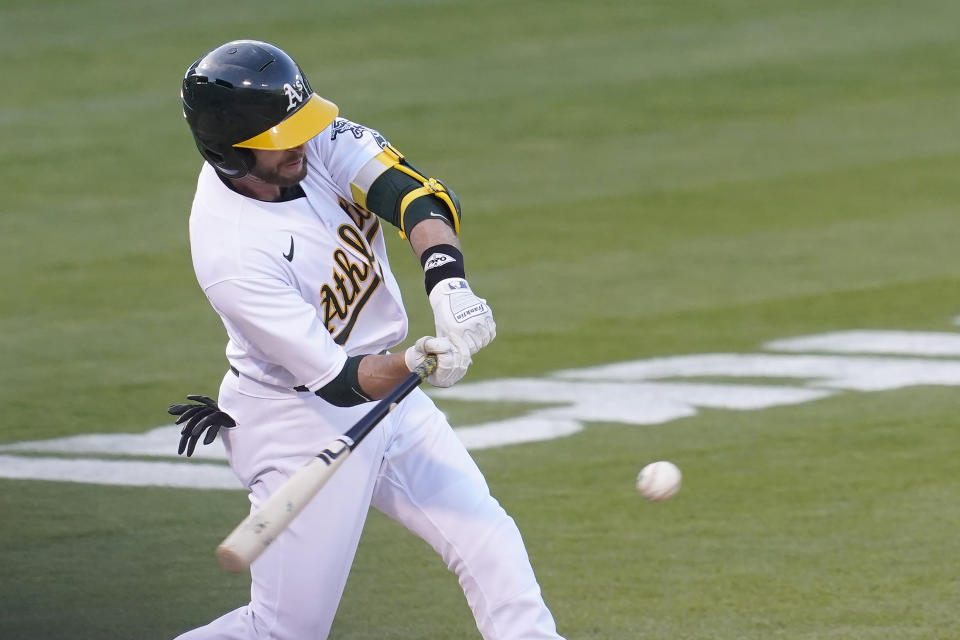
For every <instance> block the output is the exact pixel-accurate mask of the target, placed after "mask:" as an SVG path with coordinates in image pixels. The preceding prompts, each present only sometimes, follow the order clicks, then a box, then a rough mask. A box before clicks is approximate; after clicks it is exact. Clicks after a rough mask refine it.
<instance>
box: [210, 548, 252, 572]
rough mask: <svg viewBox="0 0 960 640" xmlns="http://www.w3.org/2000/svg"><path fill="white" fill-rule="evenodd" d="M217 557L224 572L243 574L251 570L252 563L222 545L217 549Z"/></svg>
mask: <svg viewBox="0 0 960 640" xmlns="http://www.w3.org/2000/svg"><path fill="white" fill-rule="evenodd" d="M215 555H216V556H217V562H219V563H220V566H221V567H222V568H223V570H224V571H229V572H230V573H243V572H245V571H247V570H248V569H250V563H248V562H247V561H246V560H245V559H244V558H243V556H241V555H240V554H239V553H237V552H236V551H234V550H233V549H231V548H230V547H227V546H224V545H220V546H219V547H217V551H216V554H215Z"/></svg>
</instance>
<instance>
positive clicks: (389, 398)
mask: <svg viewBox="0 0 960 640" xmlns="http://www.w3.org/2000/svg"><path fill="white" fill-rule="evenodd" d="M436 368H437V358H436V356H433V355H429V356H427V357H426V359H425V360H424V361H423V362H422V363H421V364H420V365H419V366H418V367H417V369H416V371H414V372H413V373H411V374H410V375H409V376H407V377H406V378H404V380H403V382H401V383H400V384H399V385H397V387H396V388H395V389H393V390H392V391H391V392H390V393H389V394H387V395H386V397H384V398H383V399H382V400H380V401H379V402H377V404H376V405H375V406H374V407H373V409H371V410H370V412H369V413H367V414H366V415H365V416H363V417H362V418H361V419H360V420H358V421H357V423H356V424H355V425H353V426H352V427H350V429H349V431H347V432H346V433H344V434H343V435H342V436H340V437H338V438H337V439H336V440H334V441H333V442H331V443H330V444H329V445H327V446H326V447H325V448H324V450H323V451H321V452H320V453H318V454H317V457H315V458H314V459H313V460H311V461H310V462H308V463H307V464H305V465H304V466H303V467H302V468H300V469H299V470H298V471H297V472H296V473H294V474H293V475H292V476H290V478H288V479H287V481H286V482H284V483H283V484H282V485H280V488H279V489H277V490H276V491H275V492H274V493H273V495H271V496H270V497H269V498H267V499H266V500H265V501H264V503H263V504H262V505H260V508H259V509H257V510H256V511H254V512H253V513H251V514H250V515H248V516H247V517H246V518H244V519H243V521H241V522H240V524H238V525H237V527H236V528H235V529H234V530H233V531H232V532H231V533H230V535H228V536H227V537H226V538H224V540H223V542H221V543H220V545H219V546H218V547H217V551H216V556H217V561H218V562H219V563H220V566H221V567H223V569H224V570H226V571H229V572H231V573H241V572H243V571H246V570H247V569H249V568H250V564H251V563H252V562H253V561H254V560H256V559H257V558H258V557H259V556H260V554H261V553H263V552H264V550H265V549H266V548H267V547H268V546H270V543H271V542H273V541H274V539H275V538H276V537H277V536H278V535H280V533H281V532H283V530H284V529H286V528H287V525H289V524H290V523H291V522H292V521H293V519H294V518H295V517H297V514H299V513H300V512H301V511H303V508H304V507H305V506H307V503H309V502H310V500H311V499H313V496H315V495H317V492H319V491H320V489H322V488H323V485H325V484H326V483H327V481H328V480H329V479H330V478H331V476H333V474H334V473H336V471H337V469H338V468H339V467H340V465H341V464H343V461H344V460H346V459H347V458H348V457H349V456H350V453H351V452H352V451H353V450H354V449H355V448H356V447H357V445H359V444H360V442H361V441H362V440H363V439H364V438H365V437H367V434H368V433H370V432H371V431H372V430H373V428H374V427H375V426H377V424H378V423H379V422H380V421H381V420H383V418H384V417H385V416H386V415H387V414H388V413H390V411H392V410H393V409H394V408H395V407H396V406H397V403H398V402H400V401H401V400H403V399H404V398H405V397H407V395H408V394H409V393H410V392H411V391H413V390H414V389H416V388H417V387H418V386H420V383H421V382H422V381H423V379H424V378H426V377H427V376H429V375H430V374H431V373H433V371H434V370H435V369H436Z"/></svg>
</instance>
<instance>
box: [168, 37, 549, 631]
mask: <svg viewBox="0 0 960 640" xmlns="http://www.w3.org/2000/svg"><path fill="white" fill-rule="evenodd" d="M182 98H183V111H184V115H185V117H186V119H187V123H188V124H189V126H190V130H191V131H192V133H193V136H194V138H195V140H196V144H197V147H198V149H199V150H200V153H201V155H202V156H203V158H204V160H205V161H206V162H205V163H204V165H203V168H202V169H201V171H200V177H199V180H198V183H197V191H196V195H195V197H194V201H193V208H192V211H191V214H190V245H191V252H192V257H193V264H194V269H195V271H196V276H197V280H198V282H199V284H200V286H201V288H202V289H203V291H204V293H205V294H206V296H207V298H208V299H209V301H210V304H211V305H212V306H213V308H214V309H215V310H216V312H217V313H218V314H219V315H220V318H221V319H222V321H223V325H224V327H225V329H226V332H227V336H228V338H229V340H228V343H227V349H226V355H227V359H228V360H229V363H230V369H229V371H228V372H227V373H226V374H225V376H224V378H223V382H222V384H221V386H220V392H219V397H218V400H219V409H218V408H217V405H216V404H215V403H214V402H213V401H212V400H209V399H206V398H200V397H199V396H197V397H194V398H195V399H202V400H203V401H204V402H206V403H207V404H203V405H195V407H199V408H189V407H191V406H192V405H180V407H179V411H178V410H177V409H178V407H171V412H173V413H178V412H179V413H180V414H181V421H182V420H183V418H184V416H187V417H190V415H191V414H196V412H197V411H199V410H200V409H203V410H204V411H206V413H205V414H204V413H202V412H201V413H200V414H198V415H193V416H192V417H193V418H194V419H193V420H190V421H188V425H189V427H190V428H189V429H185V431H184V439H183V440H182V441H181V451H182V450H183V448H184V447H185V446H187V447H188V449H189V450H188V453H190V452H192V451H193V447H194V446H195V445H196V443H197V440H198V439H199V436H200V434H201V433H202V432H203V429H204V428H208V431H207V436H206V438H205V441H206V442H209V441H211V440H212V439H213V437H214V436H215V435H216V433H217V429H218V428H220V427H222V428H220V429H219V432H220V433H221V434H222V437H223V443H224V446H225V448H226V451H227V455H228V458H229V461H230V465H231V467H232V469H233V471H234V472H235V473H236V474H237V476H238V477H239V478H240V479H241V480H242V481H243V483H244V485H245V486H246V487H247V488H248V489H249V492H250V493H249V497H250V501H251V503H252V508H254V509H255V508H256V507H257V505H258V504H260V503H261V502H262V501H263V500H264V499H265V498H267V497H268V496H269V495H270V494H271V493H272V492H273V491H274V490H276V489H277V487H278V486H280V485H281V484H282V483H283V482H284V480H285V479H286V478H287V477H289V476H290V475H291V474H293V473H294V472H295V471H296V470H297V469H298V468H300V467H301V466H302V465H304V464H305V463H307V462H308V461H309V460H311V459H312V457H313V456H315V455H316V453H317V452H318V451H319V450H321V449H322V448H323V446H324V445H325V444H326V443H328V442H329V441H330V440H331V439H332V438H334V437H336V436H337V435H339V434H341V433H342V432H343V431H344V430H345V428H346V427H348V426H349V425H351V424H353V423H354V422H356V421H357V420H358V419H359V418H360V417H361V416H362V415H364V414H365V413H366V412H367V411H368V410H369V408H370V406H372V405H370V404H369V403H370V401H371V400H375V399H377V398H381V397H382V396H384V395H386V393H387V392H388V391H389V390H391V389H392V388H393V387H395V386H396V385H397V384H399V383H400V382H401V381H402V380H403V379H404V378H406V377H407V376H408V375H409V373H410V372H411V371H412V370H413V369H414V368H415V367H416V365H417V364H418V363H420V362H422V361H423V359H424V358H425V357H426V356H427V354H435V355H436V356H437V359H438V366H437V369H436V371H435V372H434V373H433V374H432V375H430V376H429V377H428V379H427V381H428V382H429V383H430V384H432V385H436V386H441V387H447V386H450V385H453V384H455V383H456V382H457V381H458V380H460V379H461V378H462V377H463V375H464V374H465V373H466V371H467V368H468V367H469V366H470V363H471V356H472V355H473V354H475V353H476V352H477V351H478V350H480V349H482V348H483V347H484V346H485V345H487V344H488V343H489V342H490V341H491V340H492V339H493V337H494V335H495V332H496V327H495V324H494V321H493V315H492V313H491V311H490V308H489V307H488V306H487V304H486V301H485V300H483V299H482V298H479V297H477V296H476V295H475V294H474V293H473V291H472V290H471V288H470V285H469V284H468V283H467V280H466V278H465V271H464V257H463V252H462V250H461V248H460V243H459V240H458V232H459V228H460V204H459V201H458V199H457V197H456V195H455V194H454V193H453V191H452V190H450V189H449V188H448V187H447V186H445V185H444V184H443V183H442V182H440V181H438V180H436V179H434V178H430V177H427V176H426V175H425V174H423V173H421V172H420V171H419V170H418V169H416V168H415V167H414V166H413V165H411V164H410V163H409V162H408V161H407V160H406V158H404V156H403V155H402V154H401V153H400V152H399V151H398V150H397V149H395V148H394V147H393V146H391V145H390V144H389V143H388V142H387V141H386V140H385V139H384V138H383V137H382V136H381V135H380V134H379V133H377V132H376V131H374V130H372V129H369V128H367V127H364V126H361V125H359V124H356V123H354V122H351V121H349V120H346V119H343V118H340V117H338V109H337V106H336V105H335V104H333V103H332V102H329V101H328V100H325V99H323V98H321V97H320V96H319V95H317V94H316V93H314V92H313V90H312V89H311V87H310V84H309V83H308V82H307V79H306V77H304V74H303V72H302V71H301V70H300V68H299V66H298V65H297V64H296V62H294V61H293V59H291V58H290V56H288V55H287V54H286V53H284V52H283V51H282V50H280V49H279V48H277V47H275V46H273V45H270V44H267V43H264V42H258V41H252V40H239V41H235V42H229V43H227V44H224V45H222V46H220V47H217V48H216V49H214V50H213V51H211V52H209V53H207V54H206V55H204V56H203V57H201V58H200V59H199V60H197V61H196V62H194V63H193V64H192V65H191V66H190V67H189V69H187V72H186V75H185V77H184V79H183V87H182ZM384 221H385V222H387V223H389V224H390V225H392V226H394V227H396V228H397V229H398V230H399V232H400V234H401V235H402V236H403V237H405V238H406V239H407V240H408V241H409V243H410V246H411V248H412V249H413V252H414V254H415V255H416V256H417V257H418V258H419V259H420V263H421V265H422V266H423V269H424V283H425V288H426V292H427V295H428V299H429V303H430V306H431V307H432V309H433V314H434V320H435V325H436V332H437V335H436V336H425V337H422V338H420V339H418V340H416V342H415V343H414V344H413V346H410V347H409V348H406V349H400V350H397V351H390V349H391V348H393V347H395V345H397V344H398V343H400V342H401V341H403V340H404V339H405V337H406V333H407V317H406V314H405V311H404V307H403V303H402V301H401V296H400V289H399V287H398V285H397V282H396V280H395V279H394V276H393V275H392V273H391V271H390V264H389V262H388V259H387V252H386V246H385V243H384V236H383V226H382V224H383V222H384ZM221 409H222V412H221V411H220V410H221ZM200 415H203V416H205V419H204V420H203V421H201V423H200V424H197V421H196V418H197V417H199V416H200ZM234 420H235V423H234V422H233V421H234ZM371 504H372V505H373V506H374V507H376V508H377V509H379V510H380V511H382V512H383V513H385V514H387V515H388V516H390V517H391V518H393V519H394V520H396V521H397V522H399V523H401V524H402V525H403V526H405V527H406V528H408V529H409V530H410V531H412V532H413V533H415V534H416V535H418V536H419V537H421V538H422V539H423V540H425V541H426V542H427V543H429V544H430V545H431V546H432V547H433V548H434V549H435V550H436V552H437V553H439V554H440V556H441V557H442V558H443V560H444V561H445V562H446V564H447V566H448V567H449V568H450V570H451V571H453V572H455V573H456V574H457V576H458V578H459V580H460V585H461V586H462V588H463V591H464V594H465V595H466V598H467V602H468V604H469V606H470V609H471V610H472V611H473V615H474V617H475V619H476V623H477V627H478V629H479V630H480V633H481V635H482V636H483V637H484V638H486V639H487V640H493V639H500V640H505V639H520V638H523V639H526V640H535V639H541V638H553V639H555V638H559V637H560V636H559V635H557V632H556V627H555V624H554V621H553V617H552V616H551V614H550V611H549V610H548V609H547V607H546V605H545V604H544V602H543V599H542V597H541V594H540V587H539V585H538V584H537V581H536V578H535V576H534V573H533V570H532V568H531V566H530V562H529V560H528V557H527V553H526V550H525V548H524V545H523V541H522V539H521V536H520V533H519V531H518V530H517V527H516V525H515V524H514V522H513V520H512V519H511V518H510V517H509V516H508V515H507V514H506V513H505V512H504V510H503V508H502V507H501V506H500V505H499V503H498V502H497V501H496V500H495V499H494V498H493V497H491V495H490V492H489V489H488V487H487V484H486V482H485V480H484V478H483V476H482V475H481V473H480V471H479V470H478V469H477V467H476V465H475V464H474V462H473V460H472V459H471V458H470V456H469V455H468V453H467V452H466V450H465V449H464V447H463V445H462V444H461V443H460V442H459V440H458V439H457V438H456V436H455V435H454V433H453V431H452V430H451V428H450V425H449V424H448V423H447V421H446V419H445V417H444V415H443V414H442V413H441V412H440V411H439V410H438V409H437V408H436V407H435V406H434V405H433V403H432V402H431V401H430V399H429V398H428V397H427V396H426V395H425V394H424V393H423V392H422V391H420V390H416V391H414V392H413V393H411V394H410V395H409V396H408V397H407V398H406V399H405V400H403V401H402V402H401V403H400V405H399V407H397V409H395V410H394V411H393V412H391V413H390V414H389V415H388V416H387V417H386V418H385V419H384V420H383V421H382V422H381V423H380V425H379V426H378V427H377V429H376V430H375V431H374V432H373V433H371V435H370V436H369V437H368V438H367V439H366V440H365V441H364V442H363V443H362V445H361V446H359V447H358V448H357V450H356V451H355V452H354V453H353V455H351V456H350V458H348V459H347V460H346V462H345V463H344V465H343V466H342V467H341V468H340V470H339V471H338V472H337V473H336V474H335V475H334V476H333V478H332V479H331V480H330V482H329V483H328V484H327V485H326V486H325V487H324V489H323V490H322V491H321V492H320V493H319V494H318V496H317V497H316V498H315V499H314V500H313V501H311V502H310V504H309V505H308V506H307V507H306V508H305V510H304V511H303V512H302V513H301V514H300V515H299V516H298V517H297V519H296V520H294V522H293V523H292V524H291V525H290V527H289V528H288V529H287V530H286V531H285V532H284V533H283V534H281V535H280V536H278V537H277V539H276V540H275V541H274V542H273V543H272V544H271V545H270V546H269V547H268V548H267V550H266V551H265V552H264V553H263V555H262V556H261V557H260V558H259V559H258V560H257V561H255V562H254V563H253V566H252V567H251V575H252V587H251V595H250V603H249V604H248V605H245V606H242V607H240V608H239V609H236V610H235V611H232V612H230V613H227V614H226V615H224V616H222V617H220V618H218V619H217V620H214V621H213V622H211V623H210V624H208V625H206V626H203V627H200V628H198V629H194V630H192V631H188V632H187V633H185V634H183V635H182V636H180V638H182V639H183V640H200V639H206V638H218V639H252V638H271V639H278V640H282V639H288V640H304V639H308V638H326V637H327V635H328V633H329V631H330V627H331V624H332V622H333V618H334V615H335V613H336V609H337V605H338V603H339V601H340V598H341V595H342V593H343V589H344V585H345V583H346V580H347V574H348V572H349V570H350V566H351V564H352V561H353V556H354V553H355V551H356V548H357V543H358V540H359V538H360V533H361V530H362V528H363V523H364V519H365V517H366V514H367V511H368V508H369V506H370V505H371Z"/></svg>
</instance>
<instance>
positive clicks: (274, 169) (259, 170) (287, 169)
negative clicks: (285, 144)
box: [250, 145, 307, 187]
mask: <svg viewBox="0 0 960 640" xmlns="http://www.w3.org/2000/svg"><path fill="white" fill-rule="evenodd" d="M252 151H253V155H254V156H255V157H256V159H257V164H256V166H255V167H254V168H253V170H251V171H250V173H251V174H253V175H254V176H256V177H258V178H260V179H261V180H263V181H264V182H267V183H269V184H275V185H277V186H278V187H292V186H294V185H296V184H300V181H301V180H303V179H304V178H306V177H307V152H306V146H305V145H300V146H299V147H293V148H292V149H283V150H281V151H270V150H266V149H253V150H252Z"/></svg>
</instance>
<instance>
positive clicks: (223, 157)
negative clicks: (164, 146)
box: [196, 140, 257, 180]
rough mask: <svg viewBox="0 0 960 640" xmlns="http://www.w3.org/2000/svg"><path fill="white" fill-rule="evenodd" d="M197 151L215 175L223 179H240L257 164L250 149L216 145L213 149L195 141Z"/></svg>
mask: <svg viewBox="0 0 960 640" xmlns="http://www.w3.org/2000/svg"><path fill="white" fill-rule="evenodd" d="M196 142H197V149H199V150H200V155H202V156H203V158H204V159H205V160H206V161H207V162H209V163H210V164H211V165H213V168H214V169H216V170H217V173H219V174H220V175H222V176H223V177H225V178H232V179H234V180H236V179H238V178H242V177H243V176H245V175H247V174H248V173H250V171H251V170H252V169H253V167H254V165H256V163H257V159H256V156H254V155H253V151H251V150H250V149H241V148H238V147H234V146H230V145H218V146H217V147H213V146H211V145H206V144H203V143H202V142H200V140H197V141H196Z"/></svg>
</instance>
